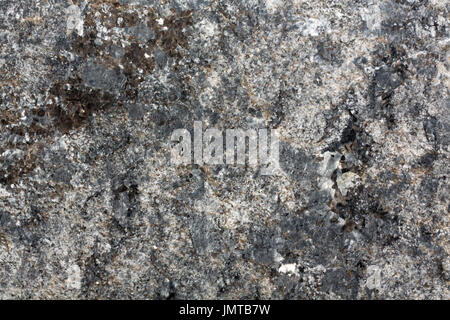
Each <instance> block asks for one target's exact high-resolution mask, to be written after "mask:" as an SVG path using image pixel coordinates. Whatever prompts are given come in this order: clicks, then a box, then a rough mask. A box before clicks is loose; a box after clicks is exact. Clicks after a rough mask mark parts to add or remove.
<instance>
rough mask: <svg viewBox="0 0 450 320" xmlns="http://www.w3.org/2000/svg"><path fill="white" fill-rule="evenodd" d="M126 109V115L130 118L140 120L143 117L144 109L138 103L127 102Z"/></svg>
mask: <svg viewBox="0 0 450 320" xmlns="http://www.w3.org/2000/svg"><path fill="white" fill-rule="evenodd" d="M126 109H127V111H128V117H129V118H130V119H131V120H140V119H142V118H143V117H144V114H145V111H144V109H143V107H142V106H141V105H140V104H135V103H132V104H128V105H127V106H126Z"/></svg>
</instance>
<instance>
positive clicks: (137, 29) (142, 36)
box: [127, 23, 155, 42]
mask: <svg viewBox="0 0 450 320" xmlns="http://www.w3.org/2000/svg"><path fill="white" fill-rule="evenodd" d="M127 33H128V34H131V35H133V36H135V37H136V38H138V39H139V40H140V41H142V42H147V41H148V40H152V39H155V33H154V32H153V30H152V29H150V28H149V27H147V26H146V25H145V24H142V23H139V24H137V25H136V26H133V27H129V28H127Z"/></svg>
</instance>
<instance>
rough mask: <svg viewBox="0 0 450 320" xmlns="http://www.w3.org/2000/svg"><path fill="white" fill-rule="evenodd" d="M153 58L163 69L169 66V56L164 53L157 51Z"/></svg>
mask: <svg viewBox="0 0 450 320" xmlns="http://www.w3.org/2000/svg"><path fill="white" fill-rule="evenodd" d="M153 56H154V58H155V62H156V64H157V65H158V66H159V67H160V68H161V69H163V68H164V67H165V66H166V64H167V55H166V54H165V53H164V51H162V50H160V49H155V51H154V52H153Z"/></svg>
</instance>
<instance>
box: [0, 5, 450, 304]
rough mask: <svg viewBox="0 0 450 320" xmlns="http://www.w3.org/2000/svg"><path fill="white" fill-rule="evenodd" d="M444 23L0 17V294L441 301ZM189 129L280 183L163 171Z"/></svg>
mask: <svg viewBox="0 0 450 320" xmlns="http://www.w3.org/2000/svg"><path fill="white" fill-rule="evenodd" d="M449 9H450V5H449V1H447V0H382V1H371V0H351V1H350V0H326V1H325V0H319V1H303V0H288V1H281V0H241V1H237V0H231V1H212V0H176V1H164V0H161V1H157V0H96V1H94V0H90V1H86V0H73V1H70V0H69V1H66V0H64V1H54V0H45V1H43V0H20V1H16V0H0V70H1V72H0V105H1V106H0V298H3V299H37V298H63V299H66V298H68V299H74V298H76V299H97V298H101V299H111V298H114V299H117V298H118V299H133V298H140V299H183V298H190V299H200V298H203V299H210V298H218V299H225V298H236V299H241V298H251V299H257V298H258V299H341V298H344V299H391V298H394V299H396V298H414V299H431V298H432V299H448V298H450V296H449V281H450V257H449V252H450V251H449V250H450V246H449V208H450V207H449V201H448V194H449V185H448V177H447V176H448V172H449V126H450V119H449V115H450V113H449V107H450V106H449V97H448V90H449V36H448V24H447V22H448V21H449ZM194 120H201V121H203V126H204V127H205V128H206V127H216V128H219V129H226V128H234V127H236V128H257V127H268V128H278V129H279V130H280V139H281V146H280V149H281V150H280V153H281V155H280V163H281V167H282V174H281V176H262V175H260V174H259V172H258V170H257V169H252V168H249V167H243V166H241V167H239V166H238V167H233V166H197V165H190V166H178V167H177V166H173V165H171V164H170V148H171V142H170V135H171V133H172V131H173V130H174V129H177V128H187V129H190V130H191V128H192V127H193V121H194Z"/></svg>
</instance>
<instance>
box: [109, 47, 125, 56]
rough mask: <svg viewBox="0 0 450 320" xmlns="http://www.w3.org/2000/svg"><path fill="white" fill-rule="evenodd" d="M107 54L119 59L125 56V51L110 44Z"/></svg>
mask: <svg viewBox="0 0 450 320" xmlns="http://www.w3.org/2000/svg"><path fill="white" fill-rule="evenodd" d="M109 53H110V54H111V56H112V57H113V58H115V59H121V58H122V57H123V56H124V54H125V49H124V48H122V47H119V46H116V45H114V44H112V45H111V46H110V47H109Z"/></svg>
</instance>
